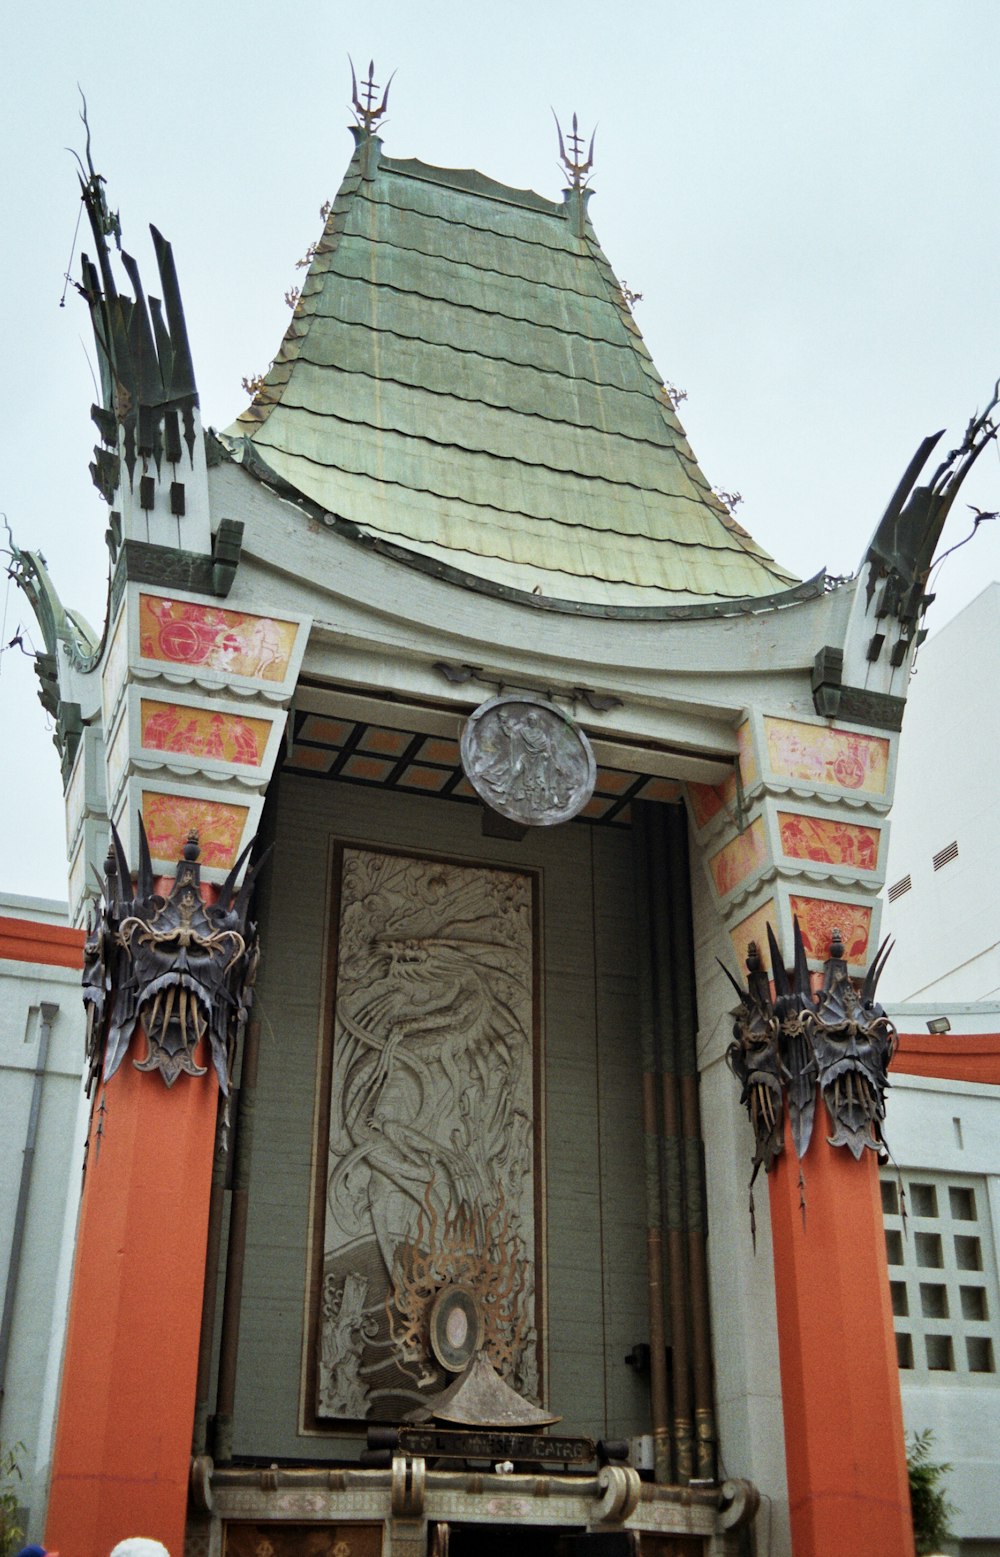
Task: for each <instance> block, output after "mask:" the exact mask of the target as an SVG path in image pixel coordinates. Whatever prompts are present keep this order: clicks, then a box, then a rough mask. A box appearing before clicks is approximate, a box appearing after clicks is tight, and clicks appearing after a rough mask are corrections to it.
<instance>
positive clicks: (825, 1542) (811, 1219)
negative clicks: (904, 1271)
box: [768, 1120, 913, 1557]
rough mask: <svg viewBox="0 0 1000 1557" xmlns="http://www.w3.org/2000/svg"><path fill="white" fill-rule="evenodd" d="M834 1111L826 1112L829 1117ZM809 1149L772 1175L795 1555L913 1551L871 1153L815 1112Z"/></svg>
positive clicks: (781, 1162) (788, 1146)
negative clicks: (844, 1142)
mask: <svg viewBox="0 0 1000 1557" xmlns="http://www.w3.org/2000/svg"><path fill="white" fill-rule="evenodd" d="M825 1123H826V1121H825V1120H824V1121H823V1124H825ZM816 1136H818V1137H820V1138H819V1139H816V1138H815V1137H814V1140H813V1144H812V1149H811V1151H810V1152H809V1154H808V1157H807V1158H806V1161H805V1164H804V1169H805V1178H806V1186H805V1197H806V1210H805V1218H804V1219H803V1212H802V1207H801V1205H800V1186H799V1162H798V1159H797V1158H796V1156H795V1152H794V1149H793V1145H792V1141H791V1136H790V1133H789V1132H788V1131H787V1128H786V1137H787V1138H786V1143H785V1150H784V1152H783V1153H782V1155H781V1157H780V1158H778V1160H777V1161H776V1163H775V1164H774V1166H773V1168H772V1169H771V1172H770V1173H769V1174H768V1183H769V1185H770V1199H771V1229H772V1238H773V1247H774V1273H775V1287H776V1302H777V1310H778V1350H779V1356H780V1359H781V1394H782V1402H783V1410H784V1420H785V1456H786V1463H787V1468H788V1496H789V1505H790V1513H791V1527H792V1549H793V1551H794V1553H795V1557H842V1554H843V1553H844V1552H885V1553H889V1552H892V1553H893V1554H894V1557H896V1554H898V1557H908V1554H912V1552H913V1525H912V1520H911V1516H910V1494H909V1483H908V1479H907V1471H906V1457H905V1450H904V1441H903V1413H902V1406H901V1403H900V1394H899V1370H898V1367H897V1363H896V1347H895V1340H894V1337H893V1328H892V1313H891V1308H890V1302H889V1274H888V1268H887V1266H886V1255H885V1236H884V1233H883V1228H882V1207H881V1199H880V1192H879V1180H878V1165H877V1163H876V1161H875V1154H874V1152H868V1151H866V1152H865V1153H864V1156H863V1159H862V1161H860V1162H855V1160H854V1158H853V1157H852V1156H851V1154H850V1152H846V1151H843V1150H841V1149H836V1148H834V1147H832V1146H830V1145H829V1144H828V1142H827V1141H826V1139H825V1132H824V1134H823V1135H821V1129H820V1122H819V1120H817V1130H816Z"/></svg>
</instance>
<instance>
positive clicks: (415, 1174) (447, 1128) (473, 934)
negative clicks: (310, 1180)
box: [314, 845, 538, 1421]
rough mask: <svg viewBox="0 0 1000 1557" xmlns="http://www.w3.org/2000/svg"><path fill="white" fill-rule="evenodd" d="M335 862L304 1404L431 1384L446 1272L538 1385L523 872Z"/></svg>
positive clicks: (359, 859)
mask: <svg viewBox="0 0 1000 1557" xmlns="http://www.w3.org/2000/svg"><path fill="white" fill-rule="evenodd" d="M336 876H337V880H336V891H335V913H334V916H333V918H334V922H335V935H336V944H335V952H334V964H335V993H334V1003H333V1017H332V1050H331V1053H330V1055H329V1064H328V1075H329V1111H328V1124H327V1125H326V1126H325V1128H324V1136H323V1139H322V1140H321V1143H320V1172H321V1174H322V1176H323V1177H322V1182H321V1185H320V1188H321V1190H322V1197H321V1198H322V1230H321V1248H322V1264H321V1268H320V1269H319V1271H318V1277H317V1291H316V1293H315V1305H316V1309H315V1315H314V1335H315V1355H314V1373H315V1387H314V1388H315V1404H314V1410H315V1415H316V1417H317V1418H318V1419H329V1418H340V1419H343V1418H353V1419H355V1420H357V1419H369V1420H396V1421H398V1420H401V1419H402V1418H404V1417H406V1416H407V1415H409V1414H410V1413H411V1412H413V1411H414V1410H418V1409H419V1408H420V1407H422V1406H423V1405H424V1404H425V1402H426V1401H427V1400H428V1399H429V1398H430V1397H432V1396H433V1395H434V1394H435V1393H436V1392H437V1391H438V1390H439V1389H440V1388H441V1387H442V1386H443V1385H444V1384H445V1383H447V1378H448V1376H447V1375H446V1374H445V1372H444V1371H443V1369H442V1368H441V1367H440V1365H439V1363H438V1362H437V1360H436V1359H435V1355H434V1351H433V1350H432V1348H431V1345H430V1314H431V1309H432V1308H433V1305H434V1301H435V1298H436V1297H437V1294H438V1292H439V1291H440V1290H441V1289H442V1288H443V1287H445V1286H446V1285H449V1284H451V1285H454V1284H459V1285H461V1286H462V1287H464V1288H466V1289H468V1291H469V1292H470V1293H471V1294H473V1295H474V1299H475V1300H476V1301H477V1303H478V1306H479V1307H480V1308H481V1310H482V1312H483V1313H484V1315H485V1316H486V1321H485V1335H484V1342H483V1344H484V1348H485V1350H486V1352H487V1354H488V1355H489V1357H490V1360H491V1361H492V1362H493V1364H494V1366H495V1367H496V1368H497V1369H498V1370H499V1371H500V1373H501V1374H502V1375H503V1376H504V1377H505V1378H506V1379H507V1380H508V1382H509V1383H510V1384H511V1385H513V1386H514V1387H515V1388H517V1389H518V1390H520V1391H522V1392H523V1393H525V1394H527V1395H530V1396H536V1395H537V1391H538V1326H537V1315H536V1279H535V1269H536V1208H535V1167H536V1165H535V1160H534V1158H535V1136H536V1131H535V1106H536V1089H537V1082H536V1068H537V1058H538V1055H537V1050H538V1045H537V1041H536V1032H537V1018H536V996H535V963H536V949H535V939H536V926H535V919H536V914H535V906H534V901H535V887H536V883H535V878H534V876H533V875H532V873H530V872H525V871H514V870H505V869H495V868H487V867H479V866H470V865H464V864H455V863H451V862H448V861H443V860H437V859H426V858H420V857H416V856H412V855H405V854H399V853H391V852H388V851H382V850H377V849H368V848H358V847H354V846H352V845H343V846H341V847H339V848H338V850H337V863H336ZM317 1198H318V1200H319V1199H320V1197H319V1196H318V1197H317ZM317 1233H318V1234H319V1233H320V1221H319V1216H318V1217H317Z"/></svg>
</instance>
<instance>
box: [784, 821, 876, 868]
mask: <svg viewBox="0 0 1000 1557" xmlns="http://www.w3.org/2000/svg"><path fill="white" fill-rule="evenodd" d="M778 831H779V834H780V836H781V852H782V853H783V854H785V855H787V856H788V857H789V858H790V859H793V860H814V861H816V862H817V863H818V864H823V865H840V866H846V867H847V868H849V869H853V870H877V868H878V849H879V838H880V836H881V833H880V829H879V828H877V827H862V826H860V825H858V824H857V823H854V822H842V821H839V820H837V819H835V818H832V817H824V816H803V815H802V814H801V813H800V812H797V811H779V812H778Z"/></svg>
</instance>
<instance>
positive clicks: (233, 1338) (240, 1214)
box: [214, 1022, 260, 1465]
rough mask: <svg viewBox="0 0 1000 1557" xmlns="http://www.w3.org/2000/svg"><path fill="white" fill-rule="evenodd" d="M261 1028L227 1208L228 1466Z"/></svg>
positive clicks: (249, 1068)
mask: <svg viewBox="0 0 1000 1557" xmlns="http://www.w3.org/2000/svg"><path fill="white" fill-rule="evenodd" d="M259 1055H260V1024H259V1022H251V1023H250V1026H249V1027H248V1028H247V1036H246V1042H245V1044H244V1048H243V1071H242V1075H241V1077H240V1094H239V1108H238V1115H237V1123H236V1149H235V1153H234V1160H233V1192H232V1197H231V1201H230V1207H229V1244H228V1248H227V1252H226V1284H225V1290H224V1292H223V1298H222V1331H221V1334H220V1338H219V1383H218V1388H217V1391H216V1397H215V1443H214V1458H215V1462H216V1464H217V1465H228V1464H229V1463H230V1462H231V1461H232V1458H233V1405H234V1402H235V1399H236V1358H237V1353H238V1352H239V1345H240V1306H241V1303H242V1300H243V1266H244V1261H245V1258H246V1244H247V1211H248V1207H249V1199H250V1159H251V1156H252V1153H253V1130H254V1114H255V1111H256V1103H257V1061H258V1058H259Z"/></svg>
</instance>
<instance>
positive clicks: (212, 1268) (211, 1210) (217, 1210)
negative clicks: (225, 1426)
mask: <svg viewBox="0 0 1000 1557" xmlns="http://www.w3.org/2000/svg"><path fill="white" fill-rule="evenodd" d="M227 1134H228V1129H227V1124H226V1100H225V1098H224V1097H223V1096H222V1094H221V1093H220V1094H219V1113H218V1119H217V1120H216V1125H215V1155H214V1157H213V1158H212V1188H211V1192H210V1194H209V1201H208V1236H207V1239H206V1243H205V1285H204V1288H203V1291H202V1298H201V1333H200V1335H199V1337H198V1385H197V1390H196V1392H195V1407H194V1435H193V1437H192V1440H191V1453H192V1454H193V1455H198V1454H204V1453H205V1450H206V1447H207V1445H208V1407H209V1397H210V1396H211V1393H212V1341H213V1339H214V1336H215V1308H216V1293H217V1291H218V1286H219V1253H220V1250H221V1247H222V1213H223V1210H224V1208H225V1201H226V1165H227V1161H228V1152H227V1150H226V1137H227Z"/></svg>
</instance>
